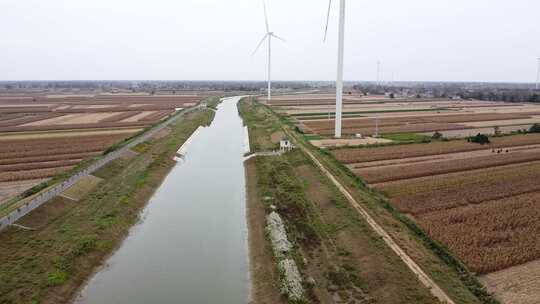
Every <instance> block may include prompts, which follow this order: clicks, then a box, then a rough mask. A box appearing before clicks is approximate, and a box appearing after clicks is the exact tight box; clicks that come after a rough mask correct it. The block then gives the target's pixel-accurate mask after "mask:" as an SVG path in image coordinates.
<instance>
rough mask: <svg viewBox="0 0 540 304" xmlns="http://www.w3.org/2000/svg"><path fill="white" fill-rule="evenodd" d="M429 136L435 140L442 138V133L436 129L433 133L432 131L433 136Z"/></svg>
mask: <svg viewBox="0 0 540 304" xmlns="http://www.w3.org/2000/svg"><path fill="white" fill-rule="evenodd" d="M431 138H432V139H435V140H437V139H441V138H443V135H442V133H441V132H439V131H436V132H435V133H433V136H431Z"/></svg>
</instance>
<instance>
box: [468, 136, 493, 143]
mask: <svg viewBox="0 0 540 304" xmlns="http://www.w3.org/2000/svg"><path fill="white" fill-rule="evenodd" d="M467 141H469V142H473V143H477V144H481V145H484V144H489V143H490V141H489V137H488V136H487V135H485V134H480V133H478V134H476V136H472V137H469V138H468V139H467Z"/></svg>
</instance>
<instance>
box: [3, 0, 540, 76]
mask: <svg viewBox="0 0 540 304" xmlns="http://www.w3.org/2000/svg"><path fill="white" fill-rule="evenodd" d="M267 4H268V9H269V14H270V23H271V27H272V30H273V31H274V32H276V33H277V34H278V35H281V36H282V37H284V38H286V39H287V43H281V42H279V41H276V42H275V44H274V48H273V51H274V55H275V56H274V65H273V68H274V77H273V78H274V79H276V80H331V79H334V78H335V62H336V38H337V12H338V10H337V4H338V1H336V0H334V5H333V12H332V20H331V22H332V23H331V25H330V33H329V35H330V36H329V39H328V41H327V43H326V44H323V42H322V36H323V27H324V22H325V17H326V16H325V15H326V8H327V0H268V1H267ZM347 14H348V15H347V34H346V58H345V63H346V68H345V78H346V79H347V80H374V79H375V77H376V62H377V60H380V61H381V62H382V74H383V78H384V79H387V80H390V79H391V78H392V76H391V75H392V74H393V75H394V77H393V78H394V79H395V80H396V81H397V80H431V81H437V80H440V81H516V82H518V81H519V82H533V81H534V79H535V77H536V62H537V58H538V57H540V1H538V0H512V1H508V0H409V1H403V0H370V1H366V0H348V1H347ZM264 32H265V29H264V19H263V10H262V3H261V0H151V1H150V0H146V1H143V0H46V1H45V0H0V80H88V79H96V80H101V79H108V80H132V79H145V80H147V79H148V80H262V79H265V77H266V76H265V62H266V59H265V58H266V48H262V49H261V51H260V52H259V53H257V54H256V55H255V56H253V57H252V56H251V52H252V51H253V50H254V48H255V46H256V45H257V43H258V41H259V40H260V38H261V37H262V35H263V34H264Z"/></svg>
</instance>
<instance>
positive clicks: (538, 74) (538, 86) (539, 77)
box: [536, 57, 540, 90]
mask: <svg viewBox="0 0 540 304" xmlns="http://www.w3.org/2000/svg"><path fill="white" fill-rule="evenodd" d="M538 82H540V57H539V58H538V69H537V71H536V90H538V89H540V84H539V83H538Z"/></svg>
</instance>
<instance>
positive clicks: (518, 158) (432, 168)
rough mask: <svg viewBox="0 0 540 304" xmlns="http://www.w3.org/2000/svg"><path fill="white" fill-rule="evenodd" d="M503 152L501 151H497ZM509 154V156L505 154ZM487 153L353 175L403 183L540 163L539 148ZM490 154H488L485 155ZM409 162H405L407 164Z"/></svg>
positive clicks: (388, 167) (369, 180)
mask: <svg viewBox="0 0 540 304" xmlns="http://www.w3.org/2000/svg"><path fill="white" fill-rule="evenodd" d="M497 151H500V150H497ZM506 151H508V152H506ZM479 152H484V153H482V154H487V155H482V156H470V157H468V156H469V155H468V154H473V155H474V154H475V153H474V152H468V153H460V154H461V155H459V156H456V157H451V156H452V155H448V156H450V157H448V158H443V160H440V159H435V160H432V161H430V160H423V161H422V160H420V161H415V162H413V163H412V164H409V163H405V164H397V165H389V166H384V167H381V166H377V167H369V168H361V169H354V165H353V166H352V168H353V171H354V172H355V173H356V174H358V175H360V176H362V177H363V178H364V180H366V181H367V182H368V183H372V184H374V183H384V182H390V181H397V180H402V179H411V178H418V177H424V176H433V175H439V174H446V173H453V172H461V171H469V170H475V169H483V168H490V167H496V166H504V165H510V164H520V163H526V162H532V161H540V148H539V147H538V146H536V149H533V148H531V149H529V150H517V151H511V150H503V151H502V152H501V153H497V152H495V151H493V150H488V151H479ZM485 152H487V153H485ZM405 161H406V160H405Z"/></svg>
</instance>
